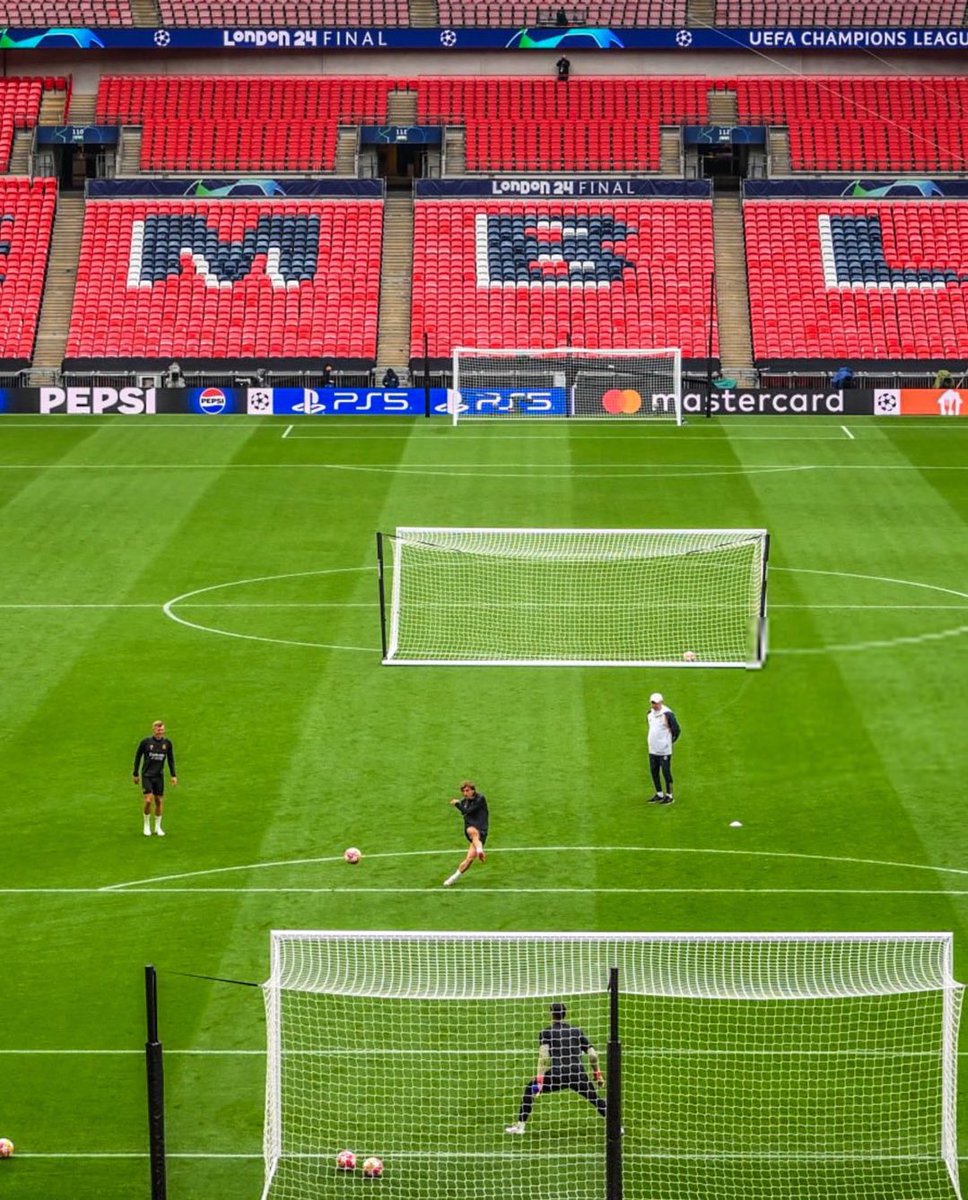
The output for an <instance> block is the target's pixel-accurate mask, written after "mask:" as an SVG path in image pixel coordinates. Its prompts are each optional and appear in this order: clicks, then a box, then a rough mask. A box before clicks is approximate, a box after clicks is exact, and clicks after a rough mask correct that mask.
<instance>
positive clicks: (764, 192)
mask: <svg viewBox="0 0 968 1200" xmlns="http://www.w3.org/2000/svg"><path fill="white" fill-rule="evenodd" d="M743 195H744V197H745V198H746V199H747V200H778V199H781V198H782V197H786V198H788V199H795V200H810V199H814V198H817V199H825V198H830V199H833V198H835V197H845V198H847V199H851V200H912V199H914V200H943V199H944V198H945V197H946V196H953V197H956V198H958V199H964V198H965V197H968V179H944V178H942V179H914V178H910V177H908V178H906V179H873V178H864V179H747V180H745V181H744V182H743Z"/></svg>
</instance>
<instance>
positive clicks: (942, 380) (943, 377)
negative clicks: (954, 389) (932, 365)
mask: <svg viewBox="0 0 968 1200" xmlns="http://www.w3.org/2000/svg"><path fill="white" fill-rule="evenodd" d="M953 384H954V379H953V378H952V375H951V372H950V371H949V370H948V368H947V367H941V368H940V370H939V371H938V373H937V374H936V375H935V377H934V386H935V387H936V388H950V387H951V386H952V385H953Z"/></svg>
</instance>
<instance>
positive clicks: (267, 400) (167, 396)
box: [0, 386, 968, 420]
mask: <svg viewBox="0 0 968 1200" xmlns="http://www.w3.org/2000/svg"><path fill="white" fill-rule="evenodd" d="M426 399H427V393H425V391H424V389H423V388H398V389H394V390H387V389H383V388H302V387H281V388H280V387H250V388H220V387H205V388H198V387H194V388H192V387H188V388H154V387H148V388H145V387H98V386H91V387H44V388H0V416H2V415H53V416H56V415H59V414H69V415H74V416H96V415H99V414H112V415H115V414H116V415H121V416H145V415H152V414H156V413H163V414H164V413H167V414H183V415H184V414H198V415H207V416H220V415H223V414H226V415H228V414H234V415H249V416H286V417H295V418H297V419H299V418H305V417H317V416H340V417H343V416H356V415H359V416H398V417H399V416H408V417H423V416H424V415H425V404H426ZM705 399H706V396H705V389H701V390H690V391H687V392H685V393H684V395H683V411H684V413H685V414H686V416H688V417H692V418H697V417H701V416H702V415H703V413H704V404H705ZM429 400H430V409H431V416H434V417H445V418H446V419H447V420H450V419H451V415H450V413H449V411H448V392H447V389H446V388H440V387H437V388H431V389H429ZM482 411H487V412H493V405H491V404H488V405H487V406H486V407H485V408H484V409H482ZM710 411H711V414H712V415H714V416H834V417H836V416H882V417H892V416H920V417H929V416H936V417H942V418H945V417H947V418H954V417H968V388H961V389H957V388H947V389H941V388H882V389H877V390H872V389H863V388H857V389H850V390H847V391H815V392H809V391H803V392H795V391H790V392H782V391H759V390H744V389H742V388H721V389H719V388H717V389H714V390H713V393H712V396H711V400H710ZM604 415H605V414H604V412H603V417H604ZM496 419H498V420H500V419H501V417H500V416H498V417H497V418H496ZM533 419H536V420H540V419H541V418H540V417H539V416H533Z"/></svg>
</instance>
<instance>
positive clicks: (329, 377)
mask: <svg viewBox="0 0 968 1200" xmlns="http://www.w3.org/2000/svg"><path fill="white" fill-rule="evenodd" d="M323 387H324V388H330V387H336V372H335V371H334V370H333V364H332V363H326V364H325V365H324V366H323Z"/></svg>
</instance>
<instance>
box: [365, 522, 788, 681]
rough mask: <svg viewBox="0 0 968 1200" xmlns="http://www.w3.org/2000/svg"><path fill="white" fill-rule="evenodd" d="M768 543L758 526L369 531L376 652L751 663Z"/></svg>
mask: <svg viewBox="0 0 968 1200" xmlns="http://www.w3.org/2000/svg"><path fill="white" fill-rule="evenodd" d="M768 546H769V538H768V535H767V533H766V531H765V530H763V529H497V528H480V529H472V528H442V527H429V526H427V527H401V528H398V529H397V530H396V533H394V534H392V535H390V534H378V535H377V555H378V561H379V580H380V611H381V619H382V635H383V636H382V643H383V661H384V662H385V663H389V664H396V665H414V664H422V665H454V664H466V663H477V664H480V665H497V666H524V665H533V666H626V667H634V666H679V667H682V666H690V667H697V666H698V667H759V666H761V665H762V664H763V661H764V658H765V655H766V576H767V554H768ZM388 578H389V586H387V580H388Z"/></svg>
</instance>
